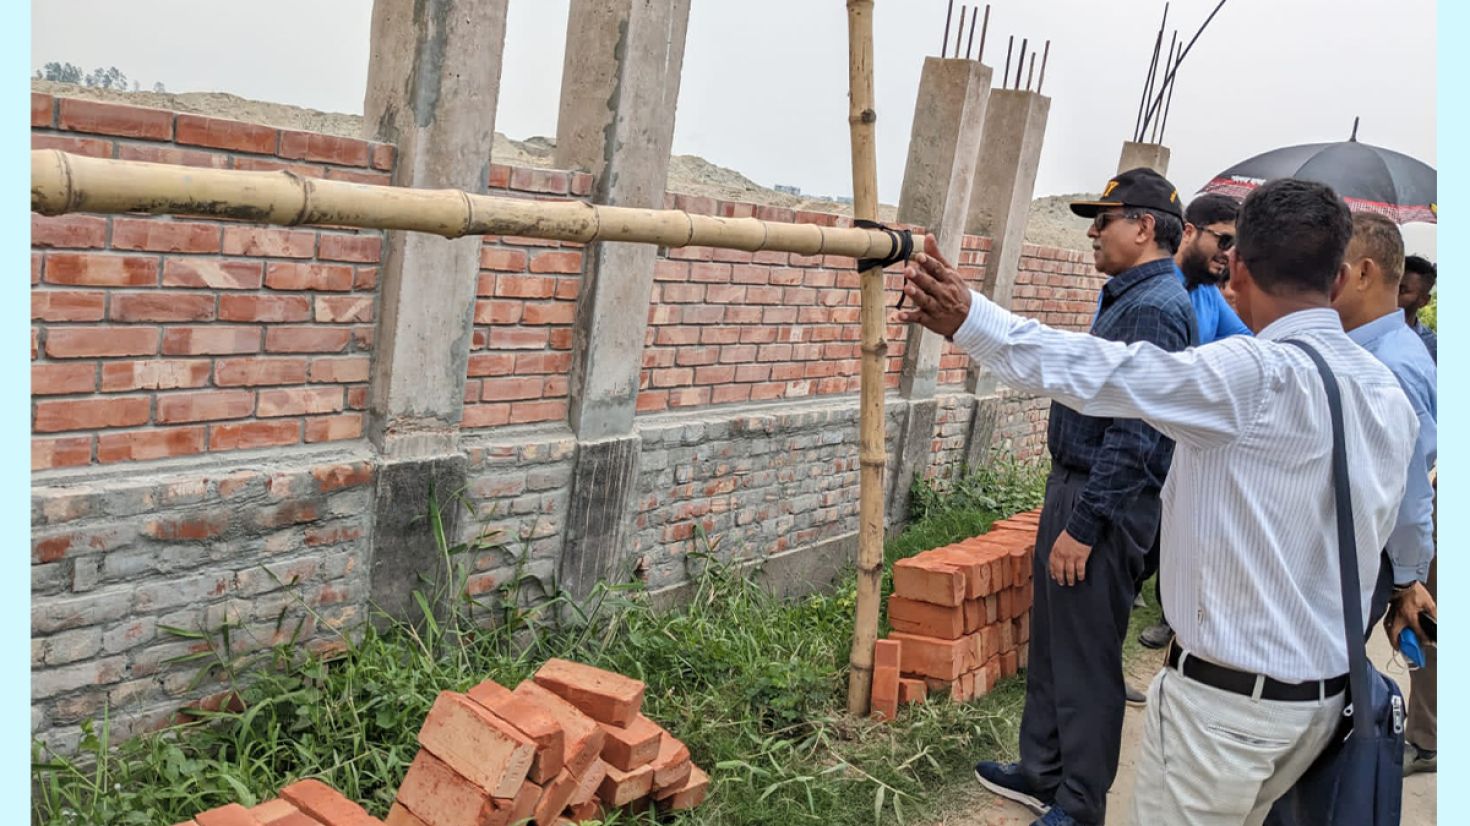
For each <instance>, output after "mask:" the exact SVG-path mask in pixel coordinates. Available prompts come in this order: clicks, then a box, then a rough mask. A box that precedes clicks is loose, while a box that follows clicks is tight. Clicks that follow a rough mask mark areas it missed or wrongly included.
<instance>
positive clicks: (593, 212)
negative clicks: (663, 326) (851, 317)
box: [31, 149, 924, 258]
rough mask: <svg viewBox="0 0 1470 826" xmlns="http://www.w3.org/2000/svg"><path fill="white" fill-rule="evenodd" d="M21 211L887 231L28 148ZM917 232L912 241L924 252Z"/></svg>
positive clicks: (762, 239)
mask: <svg viewBox="0 0 1470 826" xmlns="http://www.w3.org/2000/svg"><path fill="white" fill-rule="evenodd" d="M31 209H32V210H34V211H36V212H39V213H41V214H43V215H61V214H64V213H68V212H100V213H120V212H147V213H153V214H157V215H196V216H210V217H216V218H234V219H238V220H243V221H252V222H255V223H262V224H275V225H279V226H298V225H302V224H322V225H330V226H345V227H361V228H364V229H399V230H409V231H412V232H427V233H432V234H434V235H442V236H444V237H445V238H459V237H461V236H465V235H515V236H523V237H527V238H545V239H549V240H556V241H580V242H582V243H590V242H592V241H627V242H634V243H645V244H658V245H659V246H663V247H684V246H705V247H721V248H724V249H738V250H748V251H751V252H758V251H761V250H770V251H774V252H793V253H797V254H799V255H840V256H845V257H849V258H886V257H888V256H889V255H890V253H891V252H892V250H893V243H894V242H893V239H892V238H890V237H889V236H888V234H887V233H884V232H881V231H878V230H871V229H858V228H850V229H845V228H837V227H824V226H820V225H817V224H788V223H781V222H777V221H760V220H757V219H755V218H721V217H717V216H713V215H693V214H690V213H687V212H683V211H681V210H677V209H629V208H627V207H612V206H599V205H594V204H588V203H584V202H582V201H533V200H527V199H520V198H501V197H496V196H493V195H475V194H471V193H468V192H462V191H460V190H457V189H412V188H407V187H394V186H375V185H371V184H359V183H351V182H348V181H329V180H324V179H320V178H307V177H304V176H302V175H298V174H296V173H294V172H290V171H286V170H282V171H277V172H247V171H241V170H229V169H202V168H197V167H190V166H175V165H172V164H156V163H145V162H142V161H118V160H111V159H105V158H90V157H86V156H82V155H73V154H70V153H67V152H60V151H57V150H55V149H36V150H32V151H31ZM923 242H924V239H923V238H922V237H916V238H915V239H914V249H923Z"/></svg>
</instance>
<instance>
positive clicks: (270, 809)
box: [250, 798, 321, 826]
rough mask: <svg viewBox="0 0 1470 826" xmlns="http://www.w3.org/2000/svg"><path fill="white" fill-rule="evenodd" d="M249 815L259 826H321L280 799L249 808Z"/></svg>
mask: <svg viewBox="0 0 1470 826" xmlns="http://www.w3.org/2000/svg"><path fill="white" fill-rule="evenodd" d="M250 815H251V816H252V817H254V818H255V820H256V821H257V822H258V823H259V824H260V826H321V824H320V823H318V822H317V820H316V819H315V818H310V817H307V816H306V815H304V814H302V813H301V810H300V809H297V808H296V807H295V806H292V805H291V804H290V803H289V802H287V801H285V800H281V799H280V798H277V799H275V800H267V801H266V802H264V803H261V804H259V805H257V806H252V807H250Z"/></svg>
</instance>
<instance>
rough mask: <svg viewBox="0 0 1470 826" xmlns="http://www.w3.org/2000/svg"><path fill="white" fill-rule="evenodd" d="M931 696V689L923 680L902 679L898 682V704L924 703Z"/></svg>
mask: <svg viewBox="0 0 1470 826" xmlns="http://www.w3.org/2000/svg"><path fill="white" fill-rule="evenodd" d="M928 695H929V688H928V686H927V685H926V684H925V683H924V681H923V680H916V679H912V678H909V677H900V678H899V680H898V703H899V705H908V704H909V703H922V702H923V701H924V699H925V698H926V697H927V696H928Z"/></svg>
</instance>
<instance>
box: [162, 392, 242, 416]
mask: <svg viewBox="0 0 1470 826" xmlns="http://www.w3.org/2000/svg"><path fill="white" fill-rule="evenodd" d="M254 410H255V394H254V393H251V392H250V391H248V390H211V391H205V392H202V393H170V394H167V395H163V396H159V397H158V416H157V418H158V423H159V424H177V423H179V422H208V421H218V420H221V419H243V418H245V417H247V416H249V415H250V414H251V412H252V411H254Z"/></svg>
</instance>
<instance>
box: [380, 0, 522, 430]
mask: <svg viewBox="0 0 1470 826" xmlns="http://www.w3.org/2000/svg"><path fill="white" fill-rule="evenodd" d="M506 2H507V0H424V2H420V3H403V2H398V0H377V2H375V3H374V4H373V21H372V44H373V45H372V55H371V59H370V62H369V64H368V85H367V97H366V100H365V105H364V119H363V121H364V124H365V131H366V132H367V137H369V138H373V139H375V140H380V141H385V142H389V143H394V144H397V146H398V158H397V161H396V163H395V164H394V173H393V183H394V184H397V185H399V186H413V187H443V188H454V189H463V190H467V191H470V192H484V191H485V190H486V187H487V185H488V178H489V175H488V173H489V165H490V148H491V144H492V140H493V137H494V134H495V104H496V100H497V98H498V96H499V91H500V58H501V52H502V49H503V46H504V42H505V12H506ZM480 243H481V241H480V239H479V238H478V237H471V238H463V239H459V240H456V241H446V240H445V239H443V238H437V237H434V236H429V235H425V234H422V233H406V232H390V233H388V242H387V246H386V249H385V252H384V257H383V267H382V291H381V298H380V305H379V306H380V313H379V320H378V334H377V337H376V344H375V347H374V351H375V355H374V359H373V381H372V391H371V397H370V399H369V407H370V410H371V414H372V420H371V426H370V428H369V432H370V436H371V438H372V439H373V441H374V443H376V444H377V445H378V447H379V449H381V450H382V451H383V453H384V454H385V455H387V456H390V457H394V458H407V457H430V456H444V455H448V454H450V453H451V452H453V451H454V450H455V448H456V445H457V442H458V431H457V425H458V423H459V420H460V418H461V415H462V414H463V411H464V383H465V375H466V364H467V362H468V360H469V350H470V337H471V334H472V330H473V325H472V324H471V317H472V313H473V311H474V298H475V273H476V272H477V271H478V269H479V251H480Z"/></svg>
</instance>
